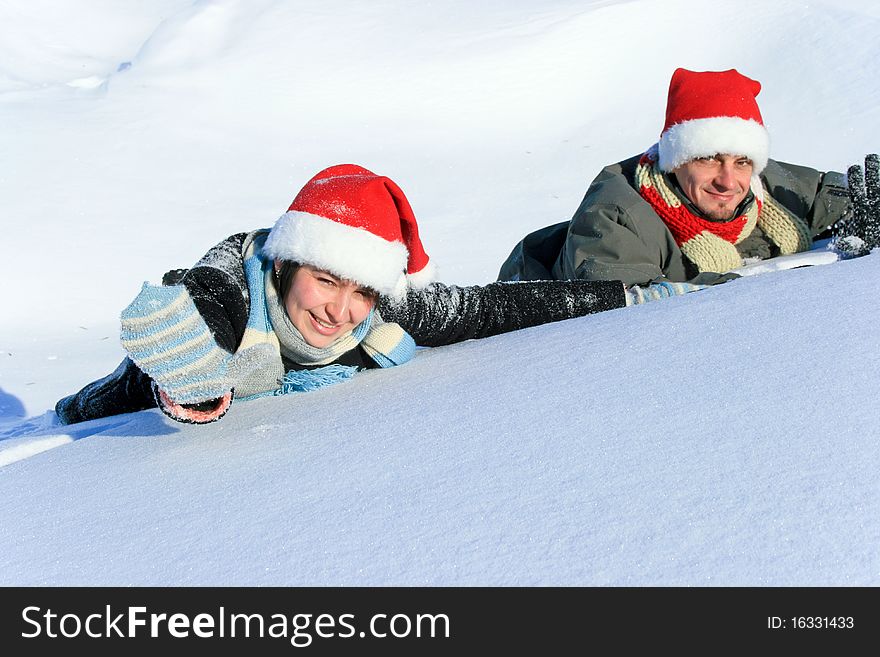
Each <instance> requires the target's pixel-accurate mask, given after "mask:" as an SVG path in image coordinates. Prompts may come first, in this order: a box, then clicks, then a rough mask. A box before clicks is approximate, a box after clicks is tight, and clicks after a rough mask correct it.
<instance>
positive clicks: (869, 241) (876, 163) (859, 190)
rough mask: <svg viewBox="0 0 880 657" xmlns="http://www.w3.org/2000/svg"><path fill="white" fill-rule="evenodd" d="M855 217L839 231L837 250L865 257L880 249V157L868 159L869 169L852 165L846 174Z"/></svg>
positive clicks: (866, 160)
mask: <svg viewBox="0 0 880 657" xmlns="http://www.w3.org/2000/svg"><path fill="white" fill-rule="evenodd" d="M846 178H847V184H848V186H849V198H850V203H851V204H852V216H851V217H850V218H849V220H848V221H846V222H845V223H844V225H843V227H842V228H841V229H840V230H838V235H839V237H838V238H837V240H836V241H835V244H836V247H837V250H838V251H839V252H840V253H841V254H842V255H844V256H849V257H855V256H862V255H865V254H867V253H869V252H870V251H871V249H874V248H877V247H878V246H880V157H878V156H877V154H876V153H871V154H870V155H867V156H865V170H864V173H863V172H862V167H861V166H859V165H858V164H854V165H852V166H851V167H850V168H849V169H848V170H847V174H846Z"/></svg>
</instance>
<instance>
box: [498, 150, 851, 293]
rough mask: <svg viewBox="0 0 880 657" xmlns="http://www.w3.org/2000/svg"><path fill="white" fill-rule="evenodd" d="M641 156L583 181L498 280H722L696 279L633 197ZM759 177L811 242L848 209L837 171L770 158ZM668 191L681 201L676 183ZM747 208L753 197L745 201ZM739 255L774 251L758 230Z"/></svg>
mask: <svg viewBox="0 0 880 657" xmlns="http://www.w3.org/2000/svg"><path fill="white" fill-rule="evenodd" d="M640 157H641V156H635V157H633V158H630V159H628V160H624V161H623V162H618V163H617V164H613V165H610V166H608V167H605V169H603V170H602V172H601V173H600V174H599V175H598V176H597V177H596V179H595V180H594V181H593V182H592V183H591V184H590V187H589V189H588V190H587V193H586V195H585V196H584V199H583V201H582V202H581V204H580V207H579V208H578V209H577V211H576V212H575V214H574V217H573V218H572V219H571V221H566V222H562V223H558V224H555V225H552V226H548V227H546V228H542V229H540V230H537V231H534V232H533V233H531V234H529V235H527V236H526V237H525V238H524V239H523V240H522V241H521V242H520V243H519V244H517V245H516V247H514V249H513V251H512V252H511V254H510V256H509V257H508V258H507V260H506V261H505V262H504V264H503V265H502V267H501V271H500V273H499V275H498V278H499V280H508V281H510V280H544V279H559V280H564V279H571V278H577V279H583V280H594V281H597V280H622V281H623V282H624V283H626V284H635V285H642V284H646V283H649V282H654V281H661V280H670V281H677V282H681V281H692V282H700V283H712V282H718V281H719V280H727V278H729V277H731V276H732V275H730V274H728V275H725V276H722V274H724V272H717V273H715V274H712V273H703V274H699V272H698V271H697V270H696V268H695V267H694V266H693V264H692V263H691V262H690V261H689V260H688V259H687V258H686V257H685V256H684V255H683V254H682V252H681V249H680V248H679V246H678V245H677V244H676V242H675V239H674V238H673V236H672V233H671V232H670V231H669V229H668V228H667V227H666V224H664V223H663V221H662V219H660V217H659V216H658V215H657V214H656V212H654V210H653V208H652V207H651V206H650V205H649V204H648V202H647V201H645V199H644V198H642V196H641V195H640V194H639V191H638V183H637V182H636V181H635V169H636V165H637V164H638V161H639V158H640ZM761 179H762V181H763V183H764V186H765V189H766V190H767V191H768V192H769V194H770V195H771V196H772V197H773V198H774V199H775V200H776V201H778V202H779V203H780V204H781V205H782V206H784V207H785V208H786V209H788V210H789V211H790V212H791V213H793V214H794V215H796V216H798V217H800V218H801V219H803V220H804V221H805V222H806V223H807V225H808V226H809V228H810V231H811V233H812V235H813V238H814V239H818V238H820V237H825V236H830V235H828V233H827V231H828V229H829V228H830V227H831V226H832V225H833V224H834V223H836V222H837V221H838V220H840V219H841V218H842V217H843V216H844V215H845V214H846V213H847V212H848V209H849V197H848V194H847V189H846V181H845V177H844V176H843V174H840V173H837V172H833V171H832V172H828V173H822V172H820V171H816V170H814V169H809V168H806V167H801V166H796V165H792V164H785V163H783V162H777V161H774V160H770V161H769V163H768V164H767V167H766V168H765V169H764V171H762V172H761ZM671 188H672V189H673V190H674V191H675V192H676V193H677V194H678V196H679V197H680V198H681V199H682V202H684V203H685V204H688V203H689V201H688V200H687V198H686V197H684V196H683V193H682V192H681V191H680V190H679V189H678V187H677V185H671ZM750 202H751V203H754V202H755V201H754V198H752V199H751V200H750ZM736 248H737V250H738V251H739V253H740V254H741V255H742V257H743V258H753V259H761V260H765V259H767V258H772V257H774V256H776V255H778V249H777V247H776V245H775V244H773V243H772V242H771V241H770V240H769V239H767V238H766V236H764V235H763V233H762V232H761V230H760V229H759V228H756V229H755V230H754V231H753V232H752V234H751V235H750V236H748V237H747V238H746V239H745V240H743V241H742V242H740V243H739V244H737V245H736Z"/></svg>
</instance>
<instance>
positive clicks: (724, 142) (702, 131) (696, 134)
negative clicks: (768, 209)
mask: <svg viewBox="0 0 880 657" xmlns="http://www.w3.org/2000/svg"><path fill="white" fill-rule="evenodd" d="M658 150H659V160H658V165H659V166H660V170H661V171H666V172H669V171H672V170H673V169H677V168H678V167H680V166H681V165H682V164H685V163H687V162H690V161H691V160H694V159H696V158H698V157H711V156H713V155H715V154H716V153H726V154H728V155H745V156H746V157H747V158H749V159H750V160H751V161H752V165H753V171H754V173H760V172H761V171H763V170H764V167H766V166H767V158H768V157H769V156H770V134H769V133H768V132H767V129H766V128H765V127H764V126H763V125H761V124H760V123H758V122H757V121H754V120H752V119H741V118H737V117H729V116H715V117H712V118H708V119H693V120H691V121H684V122H682V123H677V124H675V125H674V126H672V127H671V128H669V129H668V130H666V132H664V133H663V134H662V135H661V136H660V142H659V149H658Z"/></svg>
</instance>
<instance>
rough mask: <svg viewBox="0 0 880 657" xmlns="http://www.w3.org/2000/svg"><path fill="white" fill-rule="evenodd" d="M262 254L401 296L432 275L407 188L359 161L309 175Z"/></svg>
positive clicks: (270, 236)
mask: <svg viewBox="0 0 880 657" xmlns="http://www.w3.org/2000/svg"><path fill="white" fill-rule="evenodd" d="M263 251H264V253H265V254H266V255H268V256H269V257H270V258H273V259H279V260H291V261H294V262H299V263H301V264H306V265H312V266H313V267H318V268H319V269H324V270H326V271H329V272H330V273H332V274H335V275H336V276H339V277H341V278H346V279H349V280H352V281H355V282H357V283H359V284H361V285H365V286H367V287H370V288H372V289H374V290H376V291H377V292H379V293H380V294H385V295H388V296H392V297H397V298H400V297H402V296H403V295H405V294H406V289H407V287H410V286H411V287H424V286H426V285H428V284H429V283H430V282H432V281H433V280H434V273H435V272H434V269H435V268H434V265H433V263H432V262H430V259H429V258H428V255H427V254H426V253H425V250H424V249H423V248H422V242H421V240H419V229H418V225H417V224H416V217H415V215H414V214H413V211H412V208H411V207H410V205H409V201H407V200H406V196H404V194H403V191H402V190H401V189H400V187H398V186H397V185H396V184H395V183H394V182H393V181H392V180H391V179H390V178H386V177H385V176H377V175H376V174H375V173H373V172H372V171H368V170H367V169H365V168H363V167H360V166H357V165H355V164H338V165H336V166H332V167H329V168H327V169H324V170H323V171H321V172H319V173H318V174H317V175H316V176H315V177H314V178H312V179H311V180H309V182H307V183H306V185H305V187H303V188H302V190H300V192H299V194H297V196H296V198H295V199H293V203H291V204H290V207H289V208H288V210H287V212H286V213H285V214H283V215H281V217H280V218H279V219H278V221H276V222H275V225H274V226H273V227H272V230H271V231H270V232H269V237H268V238H267V239H266V244H265V246H264V247H263Z"/></svg>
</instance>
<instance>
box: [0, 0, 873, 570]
mask: <svg viewBox="0 0 880 657" xmlns="http://www.w3.org/2000/svg"><path fill="white" fill-rule="evenodd" d="M55 4H56V3H51V2H48V0H46V1H43V2H40V1H35V0H28V1H27V2H25V1H24V0H14V1H11V2H6V3H4V4H3V5H2V6H0V35H2V37H3V38H0V121H2V125H3V126H4V129H3V130H2V131H0V208H2V211H3V212H2V215H3V228H4V235H5V240H4V244H6V246H7V248H6V249H5V254H4V256H5V257H4V258H3V259H2V260H0V280H3V281H4V288H3V295H4V300H5V301H6V308H7V311H6V312H5V313H4V316H3V319H2V329H3V330H2V342H0V437H2V440H0V463H2V464H4V467H2V469H0V522H2V524H3V526H4V527H6V528H11V529H7V531H4V532H2V533H0V555H2V556H0V564H2V566H3V567H2V568H0V584H2V585H5V586H9V585H73V584H83V585H102V586H106V585H209V584H213V585H319V586H320V585H334V584H340V585H370V586H381V585H437V586H445V585H466V586H470V585H528V586H530V585H554V584H555V585H563V586H568V585H588V586H592V585H606V584H611V585H622V586H652V585H661V586H662V585H691V586H703V585H720V586H737V585H756V586H765V585H783V586H826V585H841V586H850V585H862V586H876V585H877V584H880V554H878V551H877V549H876V546H877V544H878V539H880V521H878V518H880V488H878V484H877V479H876V472H877V471H878V466H880V450H878V447H877V440H876V439H877V436H878V435H880V420H878V417H877V413H876V397H877V393H876V391H877V390H878V389H880V386H878V383H880V375H878V371H880V369H878V354H877V350H876V346H875V345H876V335H877V333H876V322H877V310H876V293H875V290H874V288H873V281H875V280H878V269H880V254H877V253H874V254H872V255H870V256H867V257H865V258H861V259H858V260H852V261H846V262H840V263H835V264H831V265H828V266H822V267H811V268H804V269H795V270H790V271H785V272H777V273H768V274H764V275H760V276H754V277H750V278H747V279H743V280H738V281H735V282H733V283H730V284H726V285H724V286H721V287H718V288H715V289H710V290H707V291H703V292H700V293H697V294H693V295H688V296H687V297H683V298H676V299H672V300H669V301H664V302H662V303H657V304H649V305H646V306H641V307H635V308H626V309H621V310H616V311H612V312H608V313H604V314H601V315H596V316H593V317H587V318H582V319H578V320H571V321H568V322H562V323H558V324H553V325H548V326H544V327H538V328H535V329H530V330H527V331H522V332H519V333H514V334H509V335H504V336H498V337H497V338H492V339H489V340H484V341H475V342H469V343H465V344H461V345H455V346H452V347H447V348H442V349H434V350H423V351H420V352H419V354H418V357H417V358H416V359H415V360H414V361H413V362H412V363H410V364H408V365H407V366H405V367H401V368H397V369H395V370H390V371H381V372H369V373H365V374H362V375H360V376H358V377H356V378H355V379H354V380H353V381H351V382H348V383H346V384H344V385H340V386H336V387H334V388H330V389H327V390H323V391H320V392H316V393H309V394H304V395H301V396H297V397H296V398H278V399H274V398H273V399H262V400H257V401H253V402H248V403H236V404H235V405H234V406H233V408H232V410H231V411H230V413H229V414H228V415H227V417H226V418H224V419H223V420H222V421H221V422H219V423H216V424H214V425H210V426H207V427H191V426H184V425H179V424H176V423H173V422H171V421H169V420H167V419H165V418H164V416H162V415H161V414H160V413H158V412H157V411H147V412H143V413H137V414H131V415H125V416H119V417H115V418H108V419H105V420H98V421H95V422H91V423H84V424H82V425H75V426H72V427H68V428H66V429H65V430H64V431H61V430H60V429H59V428H58V427H53V426H50V422H49V418H48V416H46V415H44V413H45V411H46V410H47V409H49V408H51V407H52V405H53V404H54V402H55V400H57V399H58V398H59V397H61V396H63V395H65V394H68V393H71V392H74V391H75V390H76V389H78V388H79V387H81V386H82V385H83V384H85V383H87V382H89V381H91V380H93V379H95V378H97V377H99V376H102V375H104V374H106V373H108V372H109V371H111V370H112V369H113V368H114V367H115V365H116V364H117V363H118V361H119V359H120V358H121V355H122V351H121V349H120V347H119V345H118V325H117V318H118V313H119V311H120V309H121V308H122V307H124V306H125V304H126V303H127V302H128V301H129V300H130V299H131V298H132V297H133V296H134V294H136V293H137V291H138V289H139V288H140V285H141V283H142V282H143V281H144V280H152V281H158V279H159V277H160V276H161V274H162V272H164V271H165V270H167V269H170V268H173V267H180V266H188V265H190V264H192V262H193V261H194V260H195V259H197V258H198V257H199V256H200V255H201V254H202V253H203V252H204V251H205V250H206V249H207V248H208V247H209V246H211V245H212V244H214V243H215V242H217V241H218V240H219V239H221V238H223V237H225V236H226V235H227V234H230V233H233V232H236V231H239V230H246V229H251V228H256V227H260V226H269V225H271V224H272V222H273V221H274V220H275V218H277V216H278V215H279V214H280V213H281V212H283V210H285V209H286V207H287V205H288V204H289V202H290V200H291V199H292V198H293V195H294V194H295V193H296V191H297V190H298V189H299V188H300V186H301V185H302V184H303V183H304V182H305V181H306V180H307V179H308V178H309V177H310V176H311V175H312V174H313V173H315V172H316V171H318V170H319V169H321V168H323V167H325V166H327V165H330V164H334V163H338V162H357V163H359V164H363V165H365V166H368V167H370V168H371V169H373V170H375V171H377V172H379V173H381V174H384V175H388V176H390V177H391V178H393V179H394V180H395V181H396V182H398V183H399V184H400V185H401V187H402V188H403V189H404V190H405V191H406V193H407V195H408V196H409V198H410V201H411V202H412V204H413V207H414V209H415V212H416V214H417V216H418V217H419V222H420V227H421V229H422V233H423V239H424V242H425V245H426V248H427V249H428V251H429V253H431V255H432V257H433V258H434V259H435V261H436V262H437V263H438V264H439V265H440V267H441V277H442V278H443V280H446V281H448V282H454V283H468V284H472V283H485V282H488V281H490V280H492V279H493V278H494V276H495V274H496V273H497V270H498V267H499V265H500V263H501V262H502V260H503V259H504V257H505V256H506V255H507V253H508V252H509V250H510V248H511V247H512V246H513V244H514V243H515V242H516V241H517V240H518V239H519V238H520V237H521V236H522V235H523V234H525V233H526V232H528V231H529V230H531V229H533V228H536V227H538V226H541V225H545V224H547V223H551V222H554V221H558V220H561V219H565V218H567V217H569V216H570V215H571V213H572V212H573V211H574V209H575V208H576V206H577V204H578V202H579V201H580V199H581V197H582V195H583V192H584V191H585V189H586V186H587V184H588V182H589V180H590V179H591V178H592V177H593V176H594V175H595V173H596V172H597V171H598V170H599V169H600V168H601V167H602V166H603V165H604V164H607V163H609V162H612V161H615V160H618V159H622V158H623V157H626V156H629V155H632V154H634V153H636V152H638V151H639V150H641V149H643V148H644V147H646V146H647V145H649V144H650V143H652V142H653V141H654V140H656V137H657V135H658V133H659V130H660V128H661V127H662V120H663V110H664V103H665V90H666V86H667V84H668V80H669V77H670V75H671V73H672V71H673V70H674V69H675V68H676V67H677V66H685V67H688V68H692V69H723V68H731V67H736V68H737V69H739V70H740V71H742V72H744V73H746V74H747V75H749V76H751V77H754V78H756V79H758V80H760V81H761V82H762V83H763V85H764V90H763V92H762V94H761V96H759V102H760V104H761V108H762V111H763V113H764V118H765V120H766V122H767V124H768V127H769V128H770V130H771V134H772V136H773V146H772V149H773V150H772V153H773V156H774V157H776V158H778V159H781V160H784V161H790V162H796V163H799V164H805V165H808V166H814V167H817V168H820V169H835V170H845V168H846V167H847V166H848V165H849V164H851V163H853V162H858V161H860V160H861V158H862V157H863V156H864V154H865V153H867V152H876V151H878V150H880V137H878V135H880V84H878V79H877V76H876V74H875V72H874V66H873V64H872V62H875V61H877V60H878V57H880V39H878V38H877V37H878V35H880V10H878V9H877V7H876V6H875V3H872V2H868V1H867V0H865V1H856V0H849V1H847V2H835V3H830V2H829V3H821V2H818V3H811V4H810V5H809V6H805V5H803V3H799V2H793V1H792V2H787V1H783V2H777V3H771V4H770V5H768V4H767V3H763V2H761V3H759V2H742V3H736V4H735V5H729V6H727V5H725V6H719V7H717V8H713V11H712V12H705V11H703V10H702V9H701V8H702V7H703V3H698V2H694V1H692V0H672V1H669V2H663V3H658V2H649V1H648V0H637V1H635V2H607V1H606V0H602V1H596V2H583V1H581V2H574V1H564V0H560V1H554V2H545V3H541V4H540V6H539V8H537V9H536V8H535V5H534V3H526V2H514V3H510V2H504V3H502V2H489V3H466V2H457V1H456V2H443V3H430V4H427V5H413V4H411V3H404V2H400V1H399V0H385V1H383V2H378V3H370V4H369V5H364V4H362V3H354V2H345V1H341V0H338V1H333V2H326V1H325V2H320V3H318V2H314V3H312V2H296V3H290V2H280V1H277V0H261V1H259V2H244V1H243V0H215V1H200V2H189V1H183V0H175V1H172V0H166V1H163V2H153V3H139V2H134V1H133V0H129V1H126V2H115V3H106V2H101V1H99V0H91V1H83V2H80V3H77V4H76V5H64V9H63V10H58V11H54V10H53V9H54V8H55ZM475 4H476V5H478V6H474V5H475ZM685 24H687V25H688V26H689V27H688V30H687V37H688V38H687V39H684V38H681V35H680V34H678V33H680V32H681V30H682V27H681V26H682V25H685ZM719 24H721V25H724V26H725V33H724V36H723V38H719V35H718V30H717V25H719Z"/></svg>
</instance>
